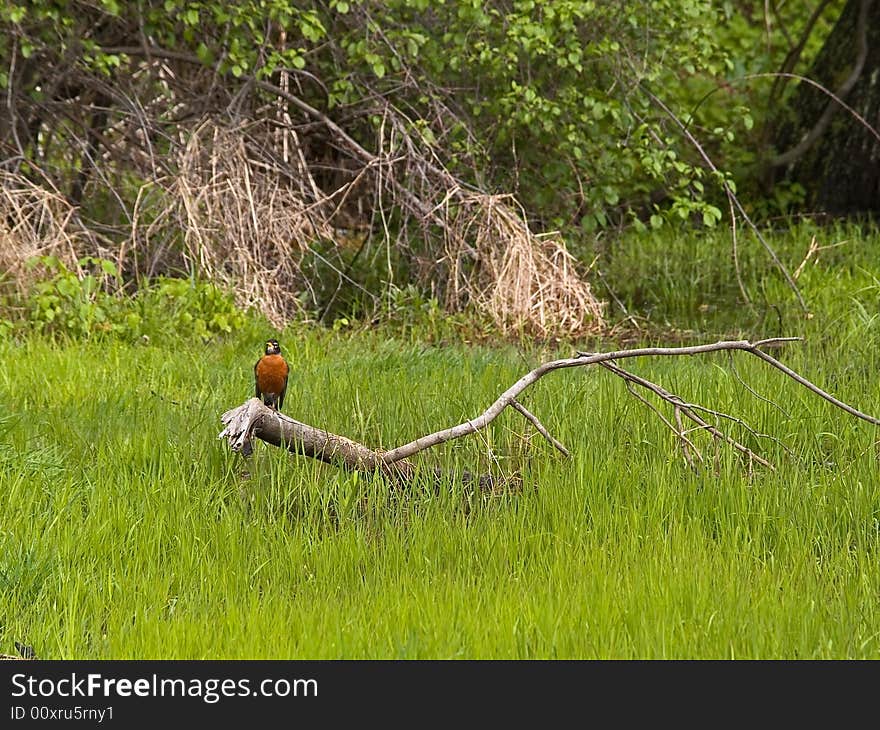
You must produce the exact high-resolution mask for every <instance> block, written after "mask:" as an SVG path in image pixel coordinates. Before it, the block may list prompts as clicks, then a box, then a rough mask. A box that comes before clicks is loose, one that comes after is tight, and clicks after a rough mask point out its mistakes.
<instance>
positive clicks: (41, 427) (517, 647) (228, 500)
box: [0, 240, 880, 659]
mask: <svg viewBox="0 0 880 730" xmlns="http://www.w3.org/2000/svg"><path fill="white" fill-rule="evenodd" d="M859 245H862V246H866V247H867V246H871V245H873V246H874V250H876V246H877V241H876V240H873V241H862V242H861V243H860V244H859ZM642 253H643V254H644V256H645V261H647V260H648V255H647V252H645V251H643V252H642ZM656 253H657V252H655V254H656ZM633 261H634V263H633V268H634V269H636V268H638V265H637V262H636V259H635V254H634V259H633ZM707 265H708V264H707ZM822 266H824V267H825V268H822V267H821V266H820V267H815V268H814V269H813V270H812V271H811V273H809V274H806V273H805V274H804V277H802V281H803V282H804V290H805V292H804V293H805V296H807V297H808V298H809V300H810V301H811V302H821V303H822V307H821V311H819V308H818V307H817V313H816V315H815V316H814V317H813V318H812V319H810V320H797V319H794V318H793V319H792V320H791V322H792V323H793V326H797V322H798V321H800V322H801V325H800V327H801V330H799V332H795V334H798V333H800V334H805V335H807V336H808V338H809V339H808V341H807V342H806V343H804V344H803V345H794V346H793V347H791V348H790V349H789V350H788V351H786V353H785V354H784V355H782V358H783V359H784V360H785V361H786V362H788V363H790V364H791V365H792V366H794V367H796V368H798V369H799V370H801V371H802V372H803V373H804V374H805V375H806V376H808V377H811V378H812V379H814V380H815V381H816V382H817V383H818V384H819V385H822V386H823V387H826V388H828V389H830V390H831V391H832V392H834V393H835V394H837V395H839V396H840V397H842V398H844V399H846V400H848V401H849V402H851V403H853V404H854V405H856V406H857V407H860V408H862V409H863V410H866V411H868V412H871V413H874V414H875V415H876V414H878V412H880V379H878V378H877V376H876V373H877V370H878V364H880V363H878V361H877V355H876V353H877V351H878V346H880V324H878V320H880V317H878V316H877V315H878V312H880V294H878V292H880V289H876V288H872V286H873V285H871V284H870V282H871V277H872V276H876V273H872V271H874V270H872V269H867V268H860V267H853V266H851V265H850V262H847V261H846V260H845V259H841V260H835V261H829V262H828V263H827V264H822ZM873 266H874V268H875V269H876V268H877V267H878V265H877V264H876V263H875V264H873ZM820 274H824V275H822V276H820ZM722 279H723V277H721V278H718V281H722ZM866 282H867V283H866ZM703 296H707V297H714V298H715V300H716V301H718V302H719V303H721V302H724V301H730V299H729V298H728V299H725V297H726V296H727V295H724V294H723V292H722V291H721V290H719V289H716V290H715V291H714V292H713V290H712V286H709V285H706V286H705V288H704V289H702V290H700V291H698V292H696V293H687V292H685V291H684V290H683V289H678V290H675V289H674V288H673V289H670V290H669V292H668V296H667V297H666V299H664V300H663V306H664V307H665V308H666V312H667V313H672V314H675V313H677V314H676V316H677V317H678V318H677V319H675V318H673V319H671V320H670V321H671V322H672V324H673V325H674V326H677V327H683V328H688V327H690V328H692V329H695V330H698V329H699V328H700V323H699V322H697V321H694V320H689V319H688V316H689V313H690V314H694V316H696V315H697V314H698V313H699V310H696V312H691V311H690V310H689V309H688V308H687V306H685V305H683V304H682V302H683V301H684V300H686V299H687V300H688V301H689V300H690V299H689V298H692V299H693V300H694V301H696V300H697V299H698V298H700V297H703ZM780 296H781V295H780ZM676 298H677V299H676ZM672 314H670V317H671V316H672ZM741 321H745V317H743V318H741ZM249 329H250V332H249V333H248V334H240V335H238V336H236V337H233V338H230V339H227V340H224V341H221V342H215V343H213V344H211V345H209V346H206V347H198V346H195V345H193V344H192V343H190V342H186V343H180V344H178V345H176V346H173V345H168V344H161V345H143V344H138V345H131V344H127V343H124V342H122V341H119V340H108V341H107V342H104V343H99V342H86V343H82V342H68V343H65V344H52V343H51V342H47V341H43V340H40V339H37V338H29V339H26V340H24V341H11V340H6V341H0V413H2V414H4V415H3V416H2V417H0V516H2V518H0V652H6V653H13V652H14V649H13V643H14V641H20V642H24V643H27V644H30V645H32V646H33V647H34V649H35V651H36V652H37V654H38V656H40V657H43V658H572V657H573V658H805V659H806V658H880V600H878V586H880V560H878V556H880V553H878V548H880V532H878V530H880V478H878V476H880V431H878V430H877V429H876V428H875V427H873V426H871V425H869V424H867V423H864V422H860V421H856V420H855V419H852V418H851V417H849V416H847V415H846V414H843V413H841V412H839V411H836V410H835V409H833V408H832V407H831V406H830V405H828V404H827V403H825V402H824V401H821V400H820V399H818V398H817V397H816V396H814V395H812V394H810V393H807V392H806V391H805V390H803V389H802V388H800V387H799V386H797V385H796V384H795V383H793V382H792V381H790V380H787V379H786V378H785V377H784V376H783V375H782V374H781V373H778V372H776V371H774V370H772V369H770V368H769V367H768V366H766V365H765V364H763V363H761V362H759V361H757V359H755V358H750V357H749V356H748V355H744V354H742V353H739V354H737V355H736V356H735V363H736V374H738V375H739V377H741V378H742V379H743V380H745V381H746V382H748V383H749V384H750V385H751V387H753V388H754V389H755V390H757V391H758V392H759V393H761V394H762V395H763V396H765V397H766V398H769V399H772V400H773V401H774V402H775V404H776V405H774V404H771V403H767V402H765V401H762V400H760V399H758V398H755V397H754V396H753V395H752V394H750V393H749V392H748V390H747V389H746V388H745V387H744V386H743V384H742V383H741V382H740V380H739V379H738V377H737V375H736V374H735V373H734V372H733V370H732V369H731V367H730V364H729V361H728V359H727V358H726V357H725V356H724V355H709V356H705V357H697V358H683V359H665V360H663V359H649V360H642V361H639V362H635V361H632V362H630V363H629V365H628V367H630V368H631V369H632V370H634V371H636V372H639V373H640V374H643V375H645V376H646V377H648V378H651V379H653V380H655V381H657V382H660V383H662V384H663V385H665V386H666V387H667V388H669V389H670V390H673V391H675V392H678V393H680V394H681V395H683V396H685V397H686V398H689V399H691V400H695V401H698V402H701V403H703V404H705V405H708V406H711V407H714V408H718V409H720V410H723V411H726V412H729V413H733V414H735V415H737V416H740V417H741V418H743V419H745V420H746V421H747V422H748V423H749V424H751V425H752V426H753V427H754V428H755V429H756V430H757V431H759V432H761V433H765V434H769V435H770V436H773V437H776V438H778V439H781V440H782V441H784V442H785V444H787V445H788V446H789V447H790V448H791V453H787V452H786V451H785V450H784V449H783V448H782V447H781V446H780V445H779V444H778V443H776V442H775V441H773V440H772V439H759V438H755V437H753V436H750V435H749V434H748V433H745V432H743V431H742V430H741V429H739V427H737V426H736V425H733V426H731V427H730V428H731V432H732V433H733V434H734V435H736V436H737V437H740V438H742V439H743V440H745V441H746V443H748V445H750V446H751V447H752V448H754V449H756V450H760V452H761V453H762V454H764V455H766V456H767V457H768V458H770V459H771V460H773V461H774V463H775V464H776V465H777V467H778V468H777V470H776V471H775V472H769V471H767V470H763V469H760V468H756V469H754V470H752V471H751V473H750V470H749V469H748V468H747V465H744V464H743V463H742V462H741V461H740V460H739V459H738V458H737V457H736V456H735V455H734V454H733V453H732V452H730V451H729V450H727V449H721V450H720V451H719V452H718V464H717V468H713V467H711V466H710V468H708V469H706V470H705V471H703V472H701V473H699V474H695V473H693V472H692V471H690V470H689V469H688V468H687V466H686V464H685V463H684V462H683V460H682V458H681V454H680V451H679V450H678V449H677V448H676V445H675V442H674V440H673V437H672V435H671V433H670V432H669V431H668V429H666V427H665V426H663V425H662V424H661V423H660V422H659V421H658V419H657V418H656V417H655V416H654V415H653V414H652V413H651V412H650V411H648V410H647V409H646V408H645V407H644V406H643V405H641V404H640V403H638V402H637V401H636V400H634V399H633V398H631V397H630V396H628V395H627V393H626V390H625V388H624V387H623V385H622V383H620V382H619V381H618V380H617V379H615V378H614V377H613V376H612V375H611V374H610V373H607V372H605V371H603V370H600V369H585V370H583V371H579V370H567V371H561V372H556V373H551V374H549V375H548V376H547V377H546V378H544V379H543V380H541V381H540V382H539V383H537V384H536V385H535V386H533V387H532V388H531V389H530V390H529V391H527V396H526V397H525V398H524V402H525V404H526V405H527V406H528V407H529V408H530V409H531V410H532V411H533V412H535V413H536V414H537V415H538V416H539V417H540V418H541V419H542V420H543V422H544V423H545V424H546V425H547V426H548V427H549V428H550V429H551V431H552V432H553V433H554V435H556V436H557V437H558V438H559V439H560V440H561V441H562V442H563V443H565V444H566V445H567V446H568V447H569V449H570V450H571V451H572V454H573V457H572V459H571V460H568V461H566V460H564V459H562V458H560V457H559V456H558V455H557V454H556V453H554V451H553V450H552V449H551V447H549V446H548V445H547V444H546V443H545V442H544V441H543V440H542V439H541V438H540V437H539V436H537V435H536V434H534V432H533V430H532V429H531V428H530V427H529V426H528V425H527V424H525V423H524V421H523V420H522V419H521V418H520V417H519V416H518V415H517V414H515V413H505V414H504V415H503V416H502V417H501V418H499V419H498V420H497V421H496V422H495V423H494V424H493V425H492V426H491V427H490V428H489V429H488V430H487V431H486V432H485V433H481V434H478V435H476V436H473V437H470V438H467V439H463V440H460V441H456V442H453V443H450V444H446V445H445V446H444V447H442V448H439V449H435V450H433V451H430V452H427V453H425V454H423V455H422V456H421V457H420V461H421V462H422V463H425V464H426V465H429V466H435V465H439V466H443V467H446V468H453V469H454V468H469V469H478V470H486V469H490V470H492V471H494V472H496V473H501V474H509V473H511V472H513V471H514V470H520V471H521V473H522V475H523V478H524V488H523V490H522V491H521V492H519V493H508V494H501V495H494V496H489V495H482V494H474V493H472V492H469V491H467V490H465V489H463V488H462V487H461V486H460V485H457V484H455V483H454V482H452V481H450V482H449V483H447V484H444V485H443V488H442V489H441V490H439V491H435V490H434V489H432V488H430V487H429V486H428V484H427V483H421V482H420V483H418V484H416V485H415V486H414V487H413V488H412V489H410V490H408V491H406V492H403V493H401V492H396V491H394V490H392V489H390V488H389V486H388V485H387V484H386V483H385V482H383V481H382V480H372V481H371V480H367V479H364V478H356V477H355V476H352V475H348V474H344V473H342V472H341V471H339V470H337V469H335V468H333V467H330V466H326V465H322V464H319V463H317V462H314V461H312V460H308V459H305V458H302V457H294V456H288V455H287V454H285V453H283V452H282V451H281V450H279V449H273V448H271V447H268V446H266V445H264V444H258V447H257V450H256V454H255V456H254V458H253V459H252V460H251V463H250V464H249V465H247V466H245V465H244V464H243V462H242V460H241V459H240V457H238V456H234V455H232V454H231V453H230V452H229V451H228V449H227V447H226V445H225V444H224V443H223V442H222V441H219V440H217V438H216V436H217V433H218V432H219V431H220V429H221V424H220V422H219V419H218V416H219V414H220V413H222V412H223V411H224V410H226V409H227V408H229V407H232V406H234V405H237V404H239V403H241V402H242V401H243V400H244V399H245V398H246V397H248V396H249V395H250V394H251V387H252V386H251V368H252V365H253V362H254V360H255V359H256V355H257V354H258V353H259V348H260V345H261V341H262V338H263V337H264V336H265V334H266V333H263V332H261V331H258V330H255V329H254V328H249ZM743 330H744V331H745V332H746V334H748V335H749V336H760V335H761V334H762V332H761V331H760V330H758V329H749V327H747V326H745V325H743ZM706 331H707V332H711V331H713V327H707V328H706ZM766 334H769V335H775V334H779V333H778V332H775V331H774V332H767V333H766ZM279 339H280V340H281V343H282V346H283V347H285V349H286V352H287V354H288V356H289V358H290V360H291V362H292V364H293V370H292V380H291V389H290V392H289V394H288V397H287V400H286V402H285V411H286V412H287V413H289V414H290V415H293V416H294V417H296V418H299V419H300V420H303V421H306V422H308V423H311V424H313V425H317V426H322V427H325V428H327V429H329V430H331V431H335V432H337V433H342V434H345V435H348V436H350V437H352V438H355V439H358V440H360V441H362V442H364V443H366V444H368V445H371V446H376V447H383V448H390V447H392V446H396V445H399V444H401V443H404V442H406V441H409V440H411V439H412V438H413V437H415V436H418V435H423V434H425V433H428V432H430V431H433V430H436V429H439V428H441V427H445V426H449V425H453V424H455V423H458V422H460V421H461V420H463V419H464V418H467V417H469V416H473V415H476V414H478V413H479V412H481V411H482V410H483V409H484V408H485V407H486V406H487V405H488V404H489V403H490V402H491V401H492V400H494V399H495V397H497V395H498V394H499V393H500V392H501V391H502V390H504V389H505V388H506V387H507V386H508V385H510V384H511V383H512V382H513V381H515V380H516V379H517V378H518V377H519V376H520V375H522V374H523V373H524V372H526V371H527V370H528V369H530V368H531V367H532V366H533V365H535V364H537V363H538V362H540V361H542V360H543V359H548V358H549V357H552V356H555V355H557V354H569V352H570V350H569V348H567V347H561V348H560V349H559V351H558V352H551V351H544V352H538V351H536V350H527V351H519V350H517V349H515V348H513V347H509V346H505V347H497V348H491V349H490V348H487V347H481V348H478V347H467V346H462V345H448V346H444V347H429V346H424V345H420V344H418V343H417V342H413V341H412V340H411V339H410V338H408V339H407V340H406V341H404V340H395V339H394V338H393V337H392V336H391V334H390V333H389V332H384V333H383V332H381V331H379V332H361V333H332V332H328V331H326V330H320V329H318V328H309V327H300V328H291V329H290V330H288V331H287V332H284V333H281V336H280V337H279ZM611 344H612V343H607V345H608V346H611ZM701 443H702V445H703V446H705V447H708V442H707V441H705V440H703V441H702V442H701ZM709 452H711V449H709ZM710 461H711V459H710ZM245 469H247V470H248V471H249V472H250V477H249V478H245V477H244V476H243V471H244V470H245Z"/></svg>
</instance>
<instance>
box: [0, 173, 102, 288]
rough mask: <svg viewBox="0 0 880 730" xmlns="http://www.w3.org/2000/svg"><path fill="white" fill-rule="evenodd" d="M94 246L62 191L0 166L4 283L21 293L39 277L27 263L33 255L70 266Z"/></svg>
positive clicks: (0, 253) (0, 245) (0, 261)
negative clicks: (54, 257) (56, 190)
mask: <svg viewBox="0 0 880 730" xmlns="http://www.w3.org/2000/svg"><path fill="white" fill-rule="evenodd" d="M99 248H100V246H99V245H98V242H97V240H96V237H95V236H94V235H92V234H90V233H89V232H88V231H87V230H86V229H85V228H84V227H83V226H81V225H80V224H79V220H78V218H77V216H76V209H75V208H74V207H73V206H72V205H70V203H68V202H67V200H66V199H65V198H64V197H63V196H62V195H60V194H59V193H57V192H55V191H53V190H49V189H47V188H45V187H43V186H40V185H36V184H34V183H32V182H31V181H30V180H28V179H27V178H25V177H23V176H22V175H17V174H14V173H10V172H6V171H2V170H0V272H2V274H3V276H4V279H5V282H6V284H7V285H10V286H12V287H13V289H14V290H15V291H16V292H18V293H20V294H21V293H24V292H26V291H27V290H28V289H29V288H30V286H31V284H32V283H33V281H34V279H35V278H36V277H37V276H39V269H38V268H37V267H35V266H34V265H33V264H32V263H29V262H31V261H33V260H34V259H35V258H37V257H40V256H56V257H57V258H58V259H59V260H60V261H62V262H63V263H64V264H65V265H66V266H67V267H68V268H71V269H74V270H76V269H77V268H78V267H77V261H78V259H79V258H81V257H82V256H85V255H87V254H90V253H95V252H96V251H97V250H98V249H99Z"/></svg>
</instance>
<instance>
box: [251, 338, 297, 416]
mask: <svg viewBox="0 0 880 730" xmlns="http://www.w3.org/2000/svg"><path fill="white" fill-rule="evenodd" d="M289 374H290V366H288V364H287V362H286V361H285V359H284V358H283V357H282V356H281V345H279V344H278V340H266V350H265V352H264V354H263V356H262V357H261V358H260V359H259V360H257V362H256V364H255V365H254V386H255V389H256V397H257V398H262V399H263V403H264V404H265V405H267V406H269V408H271V409H272V410H275V411H280V410H281V407H282V406H283V405H284V394H285V393H286V392H287V376H288V375H289Z"/></svg>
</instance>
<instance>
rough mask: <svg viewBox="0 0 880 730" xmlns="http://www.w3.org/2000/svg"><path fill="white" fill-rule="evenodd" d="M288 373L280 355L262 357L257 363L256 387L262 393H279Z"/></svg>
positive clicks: (287, 368)
mask: <svg viewBox="0 0 880 730" xmlns="http://www.w3.org/2000/svg"><path fill="white" fill-rule="evenodd" d="M289 372H290V368H289V367H288V366H287V363H286V362H285V361H284V358H283V357H281V355H263V357H261V358H260V360H259V362H258V363H257V385H259V386H260V390H261V391H262V392H263V393H280V392H281V391H282V390H284V385H285V382H286V380H287V374H288V373H289Z"/></svg>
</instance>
